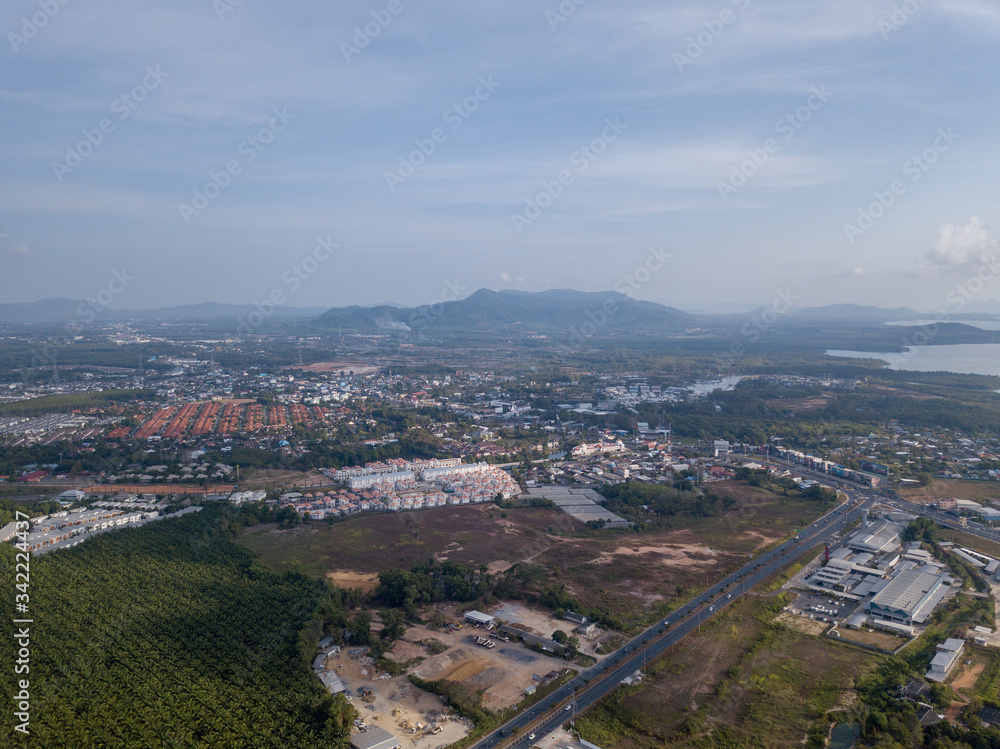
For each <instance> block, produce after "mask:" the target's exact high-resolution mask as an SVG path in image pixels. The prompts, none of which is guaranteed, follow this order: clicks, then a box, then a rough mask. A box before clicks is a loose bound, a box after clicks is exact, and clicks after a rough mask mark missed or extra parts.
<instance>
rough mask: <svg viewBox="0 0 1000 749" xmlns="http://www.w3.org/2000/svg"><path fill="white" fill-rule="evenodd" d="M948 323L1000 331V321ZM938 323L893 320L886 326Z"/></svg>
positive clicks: (935, 322)
mask: <svg viewBox="0 0 1000 749" xmlns="http://www.w3.org/2000/svg"><path fill="white" fill-rule="evenodd" d="M948 322H954V323H959V324H961V325H968V326H970V327H973V328H979V329H980V330H1000V320H949V321H948ZM937 323H938V321H937V320H893V321H892V322H887V323H886V325H907V326H914V325H919V326H921V327H923V326H925V325H928V326H929V325H937Z"/></svg>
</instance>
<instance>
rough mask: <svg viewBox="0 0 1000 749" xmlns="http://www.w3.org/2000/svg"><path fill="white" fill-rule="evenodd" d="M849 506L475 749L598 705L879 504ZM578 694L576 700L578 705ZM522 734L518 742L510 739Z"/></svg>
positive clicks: (526, 740) (857, 496)
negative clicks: (703, 625)
mask: <svg viewBox="0 0 1000 749" xmlns="http://www.w3.org/2000/svg"><path fill="white" fill-rule="evenodd" d="M843 492H844V494H846V495H847V496H848V501H847V502H845V503H844V504H842V505H840V506H839V507H837V508H835V509H834V510H832V511H830V512H829V513H827V514H826V515H824V516H823V517H822V518H820V519H819V520H817V521H816V522H815V523H813V524H812V525H810V526H809V527H808V528H806V529H804V530H802V531H800V532H799V533H798V534H797V535H796V536H795V537H794V538H792V539H790V540H788V541H785V542H784V543H782V544H781V545H780V546H777V547H775V548H774V549H771V550H770V551H768V552H767V553H766V554H764V555H763V556H760V557H758V558H757V559H755V560H753V561H752V562H750V563H749V564H747V565H745V566H744V567H742V568H741V569H739V570H737V571H735V572H733V573H731V574H730V575H728V576H727V577H726V578H725V579H723V580H721V581H720V582H718V583H716V584H715V585H713V586H712V588H711V589H710V590H708V591H706V592H704V593H702V594H701V595H700V596H698V597H697V598H694V599H692V600H690V601H688V602H687V603H686V604H684V605H683V606H682V607H681V608H679V609H677V610H676V611H674V612H672V613H671V614H670V615H669V616H666V617H664V618H663V619H661V620H660V621H659V622H657V623H656V624H654V625H653V626H651V627H650V628H649V629H647V630H645V631H644V632H643V633H642V634H640V635H639V636H638V637H636V638H634V639H633V640H631V641H630V642H629V643H628V644H627V645H624V646H623V647H622V648H620V649H619V650H617V651H615V652H614V653H612V654H611V655H609V656H608V658H607V659H606V660H604V661H603V662H602V663H601V664H599V665H597V666H594V667H593V668H590V669H588V670H586V671H583V672H582V673H580V674H579V675H578V676H576V677H575V678H574V679H573V680H572V681H570V682H568V683H567V684H565V685H564V686H562V687H560V688H559V689H558V690H557V691H556V692H554V693H552V694H550V695H548V696H547V697H545V698H544V699H542V700H541V701H539V702H538V703H537V704H535V705H534V706H533V707H532V708H531V709H530V710H528V711H527V712H526V713H522V714H520V715H518V716H516V717H514V718H513V719H511V720H510V721H508V722H507V723H505V724H504V725H502V726H500V727H499V728H497V729H496V730H494V731H493V732H492V733H490V734H488V735H487V736H484V737H483V738H482V739H480V740H479V741H477V742H476V743H475V744H473V749H500V748H501V747H502V749H527V747H530V746H531V745H532V739H531V738H530V735H532V734H534V735H535V737H536V738H541V737H542V736H544V735H546V734H548V733H550V732H551V731H553V730H555V729H556V728H557V727H558V726H559V725H560V724H562V723H565V722H566V721H568V720H570V719H571V718H572V716H573V715H575V713H576V711H579V710H583V709H585V708H587V707H589V706H590V705H592V704H594V703H595V702H597V701H598V700H600V699H601V698H602V697H604V696H605V695H607V694H608V693H609V692H610V691H611V690H613V689H614V688H615V687H617V686H618V685H619V684H621V682H622V680H623V679H625V678H626V677H628V676H630V675H631V674H633V673H635V672H636V670H639V669H642V668H643V666H644V664H645V663H646V661H647V660H652V659H653V658H656V657H657V656H658V655H660V654H661V653H662V652H663V651H665V650H666V649H667V648H669V647H670V646H672V645H674V644H676V643H677V642H678V641H679V640H681V639H682V638H683V637H684V636H686V635H687V634H689V633H690V632H691V631H692V630H695V629H698V628H699V627H700V626H701V623H702V622H704V621H706V620H707V619H709V618H710V617H712V616H714V615H716V614H718V613H719V611H721V610H722V609H724V608H725V607H726V606H728V605H729V604H731V603H732V602H733V601H734V600H736V599H737V598H739V597H740V596H742V595H744V594H745V593H746V591H747V590H748V589H750V588H752V587H753V586H754V585H756V584H758V583H759V582H761V581H762V580H764V579H765V578H767V577H768V576H770V575H772V574H774V573H775V572H777V571H779V570H781V569H783V568H785V567H787V566H788V565H789V564H791V563H792V562H794V561H795V560H796V559H797V558H798V557H800V556H801V555H802V554H803V553H805V552H806V551H808V550H809V549H811V548H813V547H814V546H816V545H818V544H821V543H825V542H827V541H829V540H830V539H831V538H833V536H834V535H835V534H836V533H838V532H839V531H841V530H843V528H844V526H845V525H846V524H847V523H849V522H851V521H852V520H854V519H856V518H857V517H860V513H861V509H862V508H867V507H870V506H871V505H872V504H873V503H874V502H875V498H874V496H873V495H872V494H871V493H870V492H864V491H861V490H860V489H857V488H853V487H845V488H844V489H843ZM574 692H575V693H576V698H575V701H574ZM515 729H519V730H518V732H517V735H516V736H513V737H512V736H511V734H512V732H513V731H514V730H515Z"/></svg>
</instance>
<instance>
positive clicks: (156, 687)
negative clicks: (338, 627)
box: [0, 505, 355, 749]
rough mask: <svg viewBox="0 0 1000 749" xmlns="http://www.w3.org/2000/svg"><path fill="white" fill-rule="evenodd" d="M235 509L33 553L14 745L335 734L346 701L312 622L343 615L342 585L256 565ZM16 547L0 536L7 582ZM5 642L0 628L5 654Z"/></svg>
mask: <svg viewBox="0 0 1000 749" xmlns="http://www.w3.org/2000/svg"><path fill="white" fill-rule="evenodd" d="M235 514H236V513H235V512H234V510H233V509H232V508H230V507H228V506H225V505H216V506H210V507H206V508H205V509H204V510H202V511H201V512H198V513H194V514H191V515H188V516H185V517H183V518H176V519H167V520H162V521H158V522H155V523H152V524H150V525H148V526H146V527H143V528H139V529H127V530H119V531H116V532H115V533H109V534H104V535H101V536H98V537H96V538H93V539H90V540H89V541H87V543H85V544H82V545H80V546H78V547H75V548H73V549H70V550H65V551H59V552H55V553H52V554H49V555H45V556H41V557H36V558H33V559H32V560H31V575H30V585H29V590H30V607H29V615H30V618H32V619H33V620H34V623H33V624H32V625H31V645H30V650H31V656H30V660H31V662H30V674H28V675H27V678H29V679H30V694H31V724H30V730H31V735H30V737H27V738H23V739H22V741H21V744H20V745H24V746H52V747H56V746H58V747H88V748H89V747H109V748H111V747H122V748H123V749H125V748H127V749H133V748H134V747H157V746H176V747H273V746H282V747H316V746H323V747H346V746H347V745H348V743H347V737H348V736H349V733H350V726H351V723H352V721H353V718H354V715H355V713H354V710H353V708H352V707H351V706H350V704H349V703H348V702H346V701H345V700H344V699H343V697H341V696H339V695H338V696H337V697H333V696H331V695H330V694H329V693H327V692H326V690H325V689H323V687H322V685H321V684H320V682H319V681H318V680H317V679H316V677H315V676H314V675H313V674H312V673H311V671H310V670H309V659H310V658H311V657H312V656H313V654H314V653H315V644H316V641H317V639H318V638H319V637H320V636H321V634H322V633H323V632H324V625H326V626H327V627H329V625H330V623H331V622H334V621H337V622H346V607H347V600H346V597H347V596H349V595H350V594H348V593H347V592H345V591H338V590H337V589H333V588H330V587H328V586H327V585H326V583H324V582H322V581H315V580H309V579H307V578H305V577H303V576H301V575H297V574H285V575H278V574H275V573H273V572H271V571H269V570H267V569H265V568H264V567H262V566H261V565H260V564H258V563H257V562H256V561H255V560H254V558H253V556H252V554H251V553H250V552H249V551H247V550H245V549H244V548H242V547H240V546H238V545H237V544H235V543H234V542H233V541H232V540H231V538H230V536H231V535H232V533H233V531H234V527H233V525H231V523H232V521H233V520H236V518H235V517H234V515H235ZM253 520H254V519H253V518H247V519H245V521H247V522H253ZM237 524H238V523H237ZM15 551H16V550H15V549H14V548H13V547H11V546H9V545H4V546H3V547H0V567H2V570H3V575H2V577H3V580H4V581H5V583H6V586H5V587H6V589H7V590H13V583H14V570H15V557H14V554H15ZM14 649H15V646H14V642H13V640H12V638H10V637H7V638H4V639H3V644H2V645H0V652H2V654H3V661H4V662H5V663H8V664H9V663H13V661H14V657H15V653H14ZM8 674H11V676H9V677H8V681H9V682H10V680H11V678H12V677H13V674H12V672H11V671H8ZM21 678H24V677H21ZM14 693H15V690H14V689H13V684H12V683H8V694H14ZM11 729H12V726H11V721H10V720H8V721H7V725H6V727H5V728H4V729H3V730H4V732H5V735H7V736H10V734H11ZM0 743H2V744H3V745H4V746H15V745H19V744H17V742H16V741H14V740H13V739H10V738H5V739H4V741H3V742H0Z"/></svg>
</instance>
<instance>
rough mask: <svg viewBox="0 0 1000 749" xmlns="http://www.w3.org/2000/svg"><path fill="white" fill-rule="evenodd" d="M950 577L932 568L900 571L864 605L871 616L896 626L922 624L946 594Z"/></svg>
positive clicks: (928, 566) (924, 567) (934, 567)
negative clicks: (897, 624)
mask: <svg viewBox="0 0 1000 749" xmlns="http://www.w3.org/2000/svg"><path fill="white" fill-rule="evenodd" d="M950 583H951V578H949V577H946V576H945V575H943V574H942V573H941V570H940V568H938V567H936V566H930V565H925V566H923V567H914V568H909V569H901V570H900V571H899V572H897V573H896V575H895V576H894V577H893V578H892V580H890V581H889V584H888V585H886V586H885V587H884V588H883V589H882V590H881V591H879V592H878V593H877V594H876V595H875V597H874V598H872V600H871V602H870V603H869V604H868V610H869V611H870V612H871V614H872V616H874V617H876V618H879V619H885V620H888V621H890V622H897V623H900V624H922V623H923V622H924V621H926V619H927V617H928V616H930V613H931V612H932V611H933V610H934V607H935V606H936V605H937V604H938V603H940V601H941V599H942V598H943V597H944V596H945V594H946V593H947V592H948V589H949V588H948V585H950Z"/></svg>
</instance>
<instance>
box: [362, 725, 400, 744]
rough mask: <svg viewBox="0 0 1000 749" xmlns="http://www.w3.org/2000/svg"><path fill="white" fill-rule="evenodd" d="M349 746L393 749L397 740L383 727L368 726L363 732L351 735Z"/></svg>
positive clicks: (397, 742)
mask: <svg viewBox="0 0 1000 749" xmlns="http://www.w3.org/2000/svg"><path fill="white" fill-rule="evenodd" d="M351 746H353V747H354V749H395V747H397V746H399V740H398V739H397V738H396V737H395V736H393V735H392V734H391V733H389V732H388V731H386V730H385V729H384V728H379V727H378V726H368V728H367V729H366V730H365V731H364V732H362V733H356V734H354V735H353V736H351Z"/></svg>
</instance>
